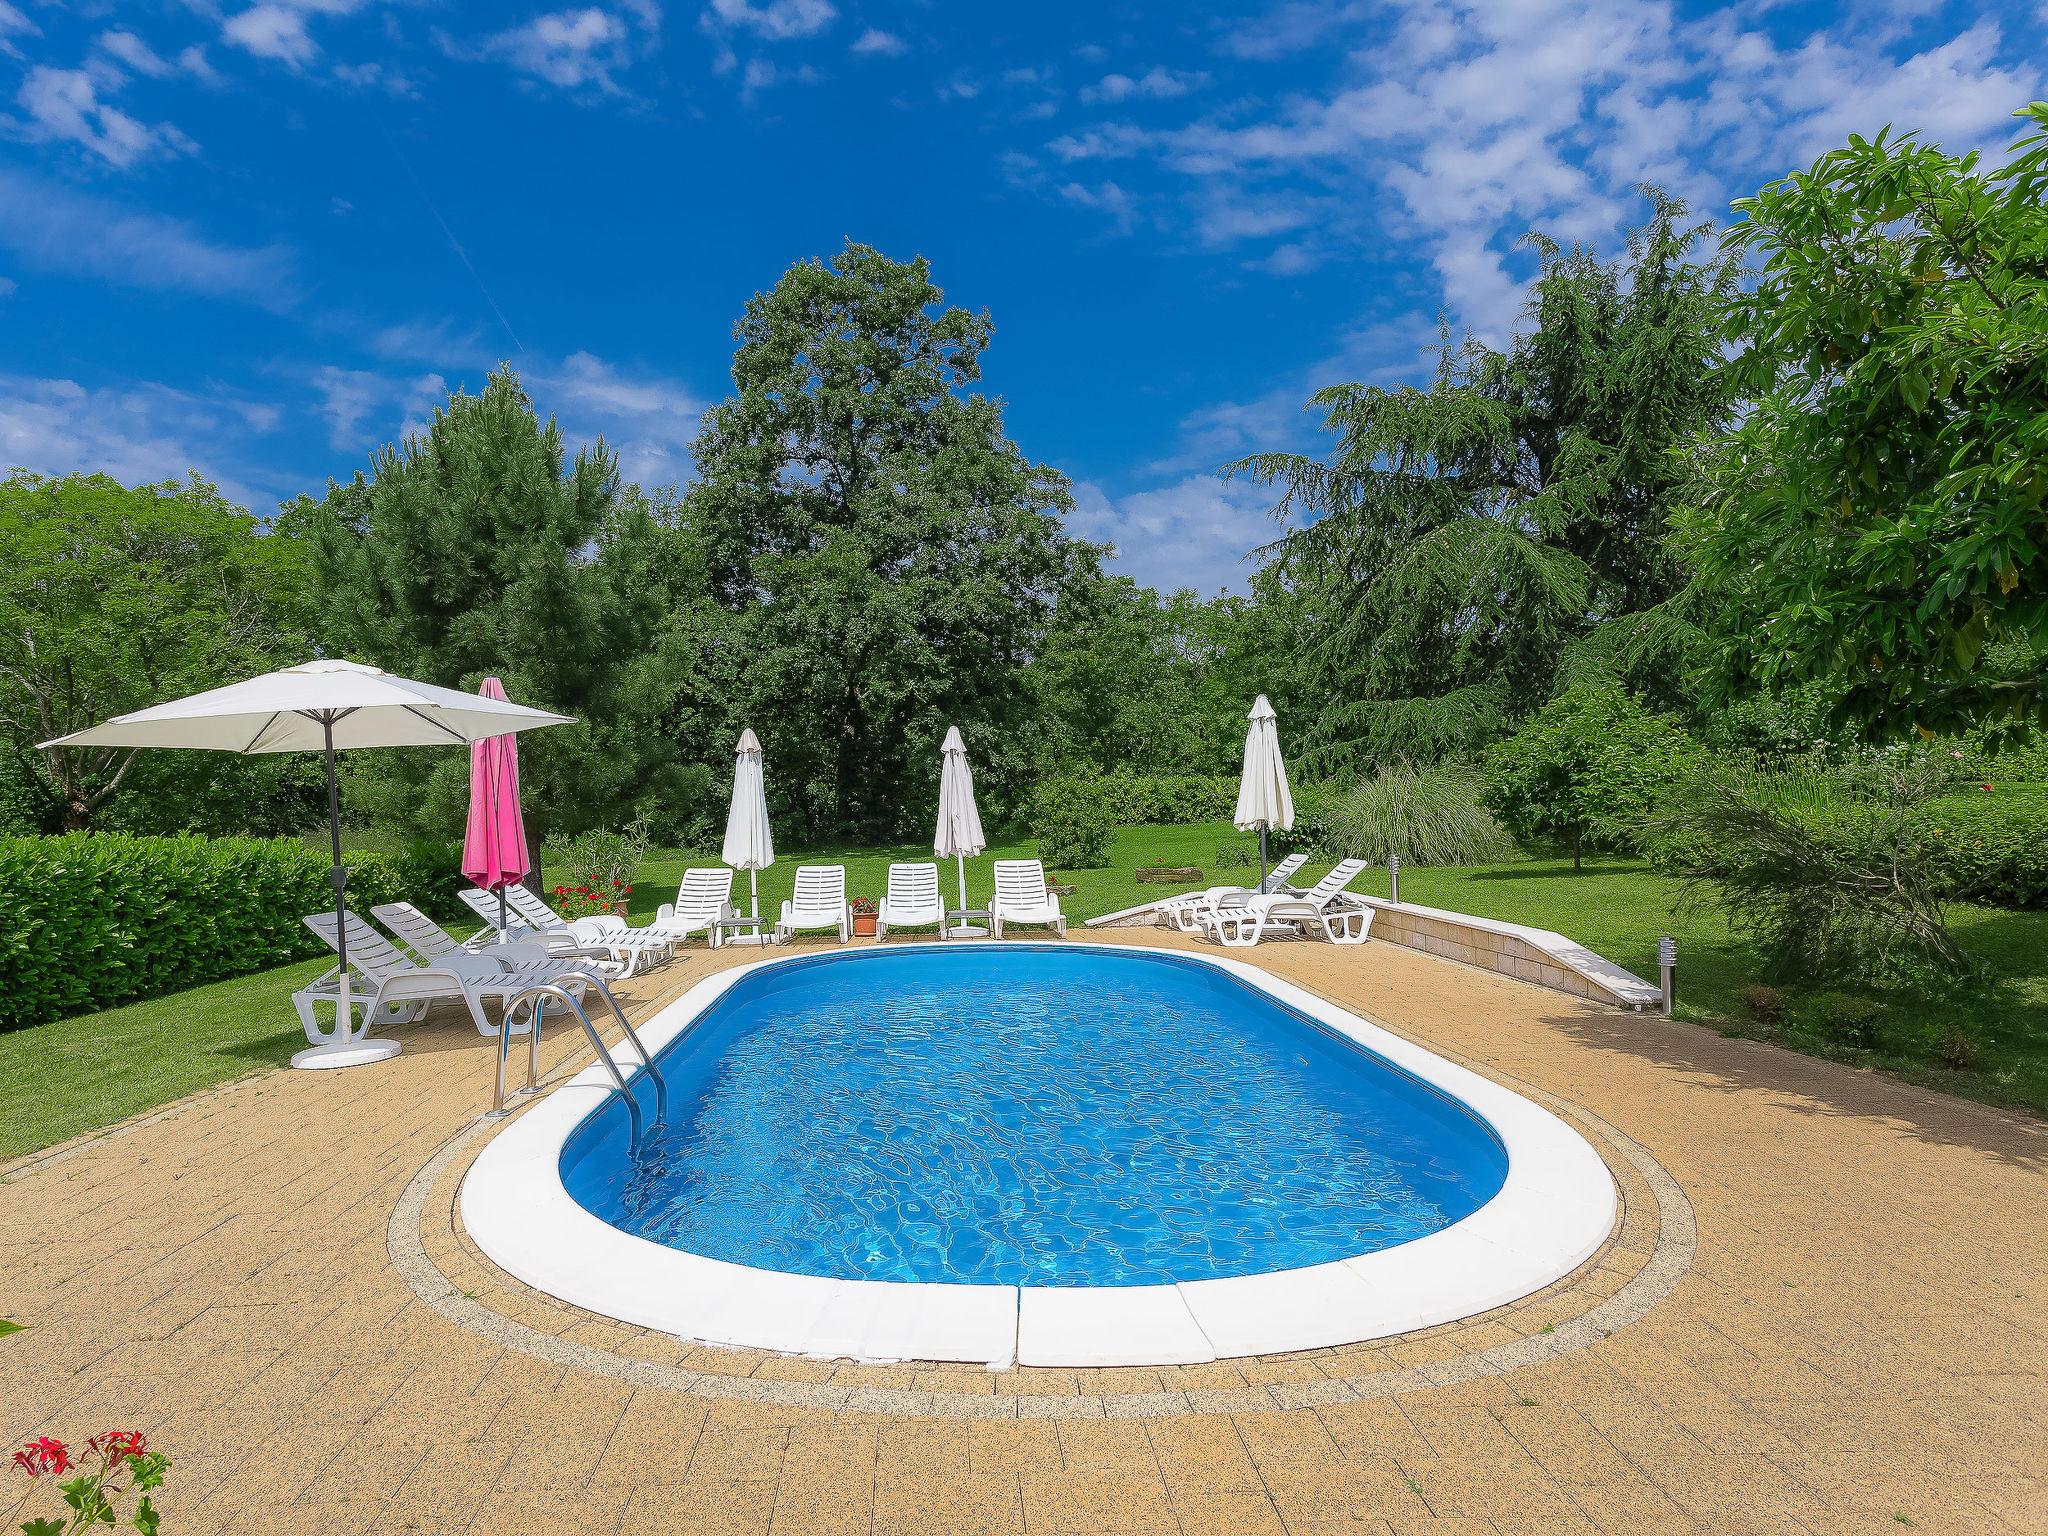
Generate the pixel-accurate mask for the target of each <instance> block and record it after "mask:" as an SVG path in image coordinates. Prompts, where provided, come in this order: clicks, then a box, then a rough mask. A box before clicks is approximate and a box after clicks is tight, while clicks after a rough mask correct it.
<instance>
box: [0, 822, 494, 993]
mask: <svg viewBox="0 0 2048 1536" xmlns="http://www.w3.org/2000/svg"><path fill="white" fill-rule="evenodd" d="M328 860H329V855H328V853H327V851H326V849H325V848H315V847H312V846H310V845H308V844H306V843H303V842H300V841H298V840H297V839H294V838H243V837H224V838H207V837H134V836H130V835H128V834H125V833H95V832H75V833H70V834H68V835H66V836H63V837H14V838H0V913H5V914H6V920H5V922H4V923H0V1030H5V1029H19V1028H21V1027H23V1026H24V1025H29V1024H40V1023H43V1022H45V1021H47V1020H50V1019H61V1018H68V1017H70V1016H72V1015H74V1014H80V1013H90V1012H93V1011H95V1010H97V1009H100V1008H107V1007H111V1006H113V1005H114V1004H116V1003H127V1002H135V1001H137V1000H139V999H142V998H146V997H156V996H159V995H161V994H162V993H165V992H175V991H178V990H180V989H182V988H185V987H194V986H198V985H200V984H201V983H203V982H209V981H218V980H221V979H222V978H224V977H228V976H239V975H242V974H244V973H245V972H248V971H255V970H262V969H264V968H266V967H268V966H273V965H282V964H284V963H285V962H286V961H289V960H296V959H300V958H303V957H305V956H307V955H313V954H318V953H320V952H321V951H322V948H323V946H322V945H321V943H320V941H319V940H318V939H316V938H314V937H313V935H312V934H311V933H309V932H308V931H307V930H306V928H305V926H304V925H303V924H302V923H301V922H300V921H299V919H300V918H301V917H302V916H303V915H304V914H306V913H308V912H318V911H322V910H331V909H332V907H333V905H334V892H333V887H332V886H331V885H330V884H329V883H328V875H327V869H328ZM347 863H348V866H349V887H348V899H349V905H350V906H351V907H353V908H355V909H356V910H357V911H359V912H360V911H364V910H366V909H367V908H369V907H371V906H373V905H375V904H377V903H379V902H386V901H408V900H409V901H412V902H414V903H416V904H417V905H420V906H422V907H425V908H426V909H427V910H429V911H436V910H438V911H441V912H446V910H447V904H448V901H449V899H450V897H451V896H452V894H453V892H454V890H455V888H456V885H457V884H458V882H459V881H460V878H461V876H460V873H459V870H458V868H457V866H458V864H459V863H460V854H459V851H458V850H457V849H455V848H454V847H453V846H451V845H445V844H437V845H424V846H420V847H417V848H412V849H409V850H408V851H406V852H404V853H401V854H386V853H355V854H350V855H348V857H347Z"/></svg>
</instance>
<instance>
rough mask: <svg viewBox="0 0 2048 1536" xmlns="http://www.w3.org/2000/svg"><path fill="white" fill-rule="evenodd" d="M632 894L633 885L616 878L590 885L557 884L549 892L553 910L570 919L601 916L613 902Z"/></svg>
mask: <svg viewBox="0 0 2048 1536" xmlns="http://www.w3.org/2000/svg"><path fill="white" fill-rule="evenodd" d="M632 894H633V887H632V886H630V885H628V884H626V882H625V881H623V880H617V879H614V880H606V881H599V882H597V883H596V884H592V885H558V886H556V887H555V888H554V890H553V891H551V892H549V895H551V896H552V897H553V898H554V907H555V910H556V911H557V912H559V913H561V914H562V916H564V917H567V918H572V919H573V918H578V917H599V916H602V915H603V914H605V913H607V912H609V911H611V910H612V904H613V903H614V902H621V901H624V900H625V899H626V898H627V897H628V896H631V895H632Z"/></svg>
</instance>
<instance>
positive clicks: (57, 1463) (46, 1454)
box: [14, 1435, 71, 1477]
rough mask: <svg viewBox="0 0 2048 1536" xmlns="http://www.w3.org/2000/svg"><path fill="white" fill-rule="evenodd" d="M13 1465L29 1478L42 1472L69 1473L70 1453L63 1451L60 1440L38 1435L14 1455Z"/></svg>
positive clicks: (62, 1444) (62, 1443)
mask: <svg viewBox="0 0 2048 1536" xmlns="http://www.w3.org/2000/svg"><path fill="white" fill-rule="evenodd" d="M14 1464H15V1465H16V1466H17V1467H19V1468H21V1470H22V1471H24V1472H26V1473H27V1474H28V1475H29V1476H30V1477H36V1476H39V1475H40V1474H42V1473H44V1472H69V1471H70V1470H71V1452H70V1451H68V1450H66V1449H65V1447H64V1442H63V1441H62V1440H52V1439H51V1438H50V1437H49V1436H48V1435H38V1436H37V1437H36V1438H35V1439H33V1440H31V1441H29V1443H28V1444H27V1445H24V1446H23V1447H22V1448H21V1449H20V1450H18V1451H16V1452H15V1453H14Z"/></svg>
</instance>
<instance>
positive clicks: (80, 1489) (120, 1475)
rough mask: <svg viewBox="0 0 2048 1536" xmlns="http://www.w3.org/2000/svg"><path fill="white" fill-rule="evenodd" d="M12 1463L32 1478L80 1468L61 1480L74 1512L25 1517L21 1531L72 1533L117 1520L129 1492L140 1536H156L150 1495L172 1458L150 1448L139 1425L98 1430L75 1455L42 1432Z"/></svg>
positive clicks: (25, 1535)
mask: <svg viewBox="0 0 2048 1536" xmlns="http://www.w3.org/2000/svg"><path fill="white" fill-rule="evenodd" d="M14 1464H15V1465H16V1466H17V1467H19V1468H21V1470H22V1471H24V1472H26V1473H27V1474H28V1475H29V1476H30V1477H33V1478H43V1477H53V1478H56V1477H63V1476H64V1474H65V1473H66V1472H73V1471H75V1472H76V1473H77V1476H75V1477H71V1478H67V1479H65V1481H63V1482H61V1483H59V1484H58V1485H57V1492H58V1493H59V1494H60V1495H62V1497H63V1500H64V1502H65V1504H66V1505H67V1506H69V1508H70V1510H71V1513H70V1514H69V1515H66V1516H62V1517H59V1516H50V1515H45V1516H41V1517H38V1518H36V1519H32V1520H24V1521H23V1522H22V1524H21V1529H22V1536H72V1533H74V1532H77V1531H84V1530H89V1529H92V1528H93V1527H96V1526H102V1525H118V1524H120V1523H121V1522H120V1520H119V1513H120V1511H119V1505H120V1503H121V1499H122V1496H123V1495H124V1494H128V1493H134V1494H136V1495H138V1498H137V1500H136V1504H135V1509H134V1512H133V1513H132V1514H130V1515H129V1517H128V1521H127V1523H128V1524H129V1525H130V1526H132V1527H134V1529H136V1530H138V1531H140V1532H142V1536H156V1530H157V1519H158V1517H157V1512H156V1506H155V1505H154V1504H153V1503H151V1502H150V1497H149V1496H150V1494H151V1492H153V1491H154V1490H156V1489H158V1488H160V1487H162V1486H163V1481H164V1473H166V1472H168V1471H169V1470H170V1466H171V1460H170V1458H169V1457H168V1456H165V1455H164V1454H163V1453H162V1452H160V1451H152V1450H150V1449H148V1446H147V1443H146V1442H145V1440H144V1439H143V1435H142V1431H141V1430H139V1429H110V1430H107V1431H105V1432H104V1433H101V1434H97V1435H94V1436H93V1437H92V1438H91V1439H90V1440H88V1441H86V1442H85V1454H84V1455H83V1456H81V1457H78V1458H77V1459H76V1460H74V1459H73V1457H72V1455H71V1448H70V1447H69V1446H67V1445H65V1443H64V1442H63V1441H62V1440H53V1439H51V1438H50V1437H49V1436H48V1435H39V1436H37V1437H36V1438H35V1439H33V1440H31V1441H29V1442H28V1444H26V1445H24V1446H23V1447H22V1448H21V1449H20V1450H18V1451H16V1452H15V1453H14ZM123 1479H126V1481H123Z"/></svg>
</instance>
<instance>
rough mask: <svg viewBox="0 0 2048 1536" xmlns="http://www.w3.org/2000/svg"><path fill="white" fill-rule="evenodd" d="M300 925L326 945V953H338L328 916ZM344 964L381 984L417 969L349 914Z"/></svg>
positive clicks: (313, 916) (311, 916) (310, 918)
mask: <svg viewBox="0 0 2048 1536" xmlns="http://www.w3.org/2000/svg"><path fill="white" fill-rule="evenodd" d="M302 921H303V922H304V923H305V925H306V926H307V927H308V928H310V929H312V930H313V931H314V932H315V933H317V934H319V935H320V937H321V938H322V939H323V940H325V941H326V944H327V947H328V948H329V949H332V950H335V951H337V952H338V951H339V950H340V948H341V944H340V942H339V939H338V936H337V935H336V932H335V927H334V914H333V913H332V912H314V913H311V914H309V915H308V916H306V917H305V918H303V919H302ZM348 963H349V965H350V967H351V968H352V969H354V970H358V971H361V972H362V973H363V974H364V975H365V976H367V977H369V978H370V979H371V980H372V981H382V980H384V978H385V977H387V976H395V975H398V974H399V973H401V972H404V971H411V970H417V969H418V967H417V966H416V965H414V964H413V962H412V961H410V960H408V959H407V958H406V957H405V956H404V955H403V954H401V953H400V952H399V949H398V946H397V945H395V944H393V943H392V942H391V941H390V940H389V939H387V938H385V937H384V935H383V934H381V933H379V932H378V931H377V930H376V929H374V928H372V927H371V926H370V925H369V924H368V923H366V922H364V921H363V920H362V919H361V918H360V917H357V916H356V915H355V913H353V912H351V913H349V914H348Z"/></svg>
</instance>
